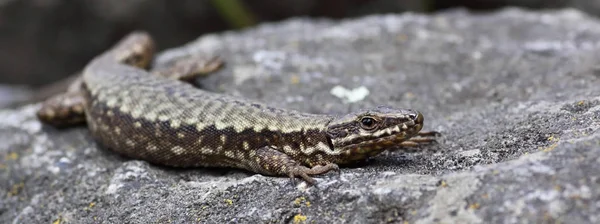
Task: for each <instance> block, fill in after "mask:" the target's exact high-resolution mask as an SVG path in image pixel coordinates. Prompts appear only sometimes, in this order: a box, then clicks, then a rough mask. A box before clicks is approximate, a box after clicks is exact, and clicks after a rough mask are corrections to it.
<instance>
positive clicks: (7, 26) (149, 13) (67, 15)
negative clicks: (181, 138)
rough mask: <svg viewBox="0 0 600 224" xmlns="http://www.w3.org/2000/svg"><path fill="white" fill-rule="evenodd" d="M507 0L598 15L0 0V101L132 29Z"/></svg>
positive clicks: (44, 82) (148, 0)
mask: <svg viewBox="0 0 600 224" xmlns="http://www.w3.org/2000/svg"><path fill="white" fill-rule="evenodd" d="M508 6H512V7H523V8H529V9H551V8H565V7H571V8H577V9H580V10H582V11H584V12H587V13H589V14H591V15H599V14H600V0H454V1H449V0H177V1H172V0H97V1H93V0H0V108H2V107H9V106H13V105H17V104H19V103H23V102H26V101H31V99H32V98H36V97H38V98H39V96H35V94H33V95H32V93H35V92H37V94H39V92H40V90H41V89H44V88H48V87H49V86H51V85H50V84H52V83H54V84H56V82H57V81H59V80H61V79H64V78H66V77H68V76H70V75H72V74H74V73H75V72H77V71H78V70H80V69H81V68H82V67H83V66H84V65H85V64H86V63H87V62H88V61H89V60H90V59H91V58H92V57H94V56H95V55H97V54H99V53H101V52H102V51H104V50H106V49H107V48H109V47H110V46H112V45H113V44H114V43H115V42H116V41H117V40H119V39H120V38H122V37H123V36H124V35H126V34H127V33H128V32H130V31H132V30H136V29H142V30H146V31H148V32H149V33H151V34H152V35H153V36H154V37H155V38H156V41H157V43H158V45H159V46H158V47H159V49H158V50H162V49H165V48H170V47H175V46H178V45H181V44H184V43H186V42H189V41H192V40H194V39H195V38H197V37H199V36H200V35H202V34H205V33H212V32H220V31H225V30H236V29H243V28H247V27H252V26H254V25H256V24H259V23H264V22H273V21H279V20H284V19H287V18H290V17H311V18H330V19H343V18H351V17H359V16H365V15H369V14H383V13H402V12H406V11H411V12H420V13H433V12H437V11H440V10H444V9H449V8H466V9H469V10H472V11H481V12H485V11H489V10H495V9H498V8H502V7H508ZM32 90H35V91H32ZM42 92H43V91H42Z"/></svg>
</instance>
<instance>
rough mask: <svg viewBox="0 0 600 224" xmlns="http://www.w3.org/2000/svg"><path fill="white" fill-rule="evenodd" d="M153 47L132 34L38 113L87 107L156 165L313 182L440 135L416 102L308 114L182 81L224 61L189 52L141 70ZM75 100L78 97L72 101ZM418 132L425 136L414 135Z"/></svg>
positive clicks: (123, 145) (113, 142)
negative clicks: (428, 126) (190, 56)
mask: <svg viewBox="0 0 600 224" xmlns="http://www.w3.org/2000/svg"><path fill="white" fill-rule="evenodd" d="M153 49H154V46H153V43H152V40H151V38H150V37H149V36H148V35H147V34H145V33H141V32H137V33H133V34H131V35H130V36H128V37H127V38H125V39H124V40H122V41H121V42H120V43H118V44H117V45H116V46H115V47H114V48H113V49H112V50H110V51H107V52H106V53H104V54H102V55H100V56H98V57H96V58H95V59H94V60H92V61H91V62H90V63H89V64H88V65H87V66H86V67H85V69H84V71H83V75H82V77H81V78H80V79H79V80H80V82H81V83H82V84H81V83H79V84H77V83H76V84H74V86H75V87H78V88H73V89H71V90H70V91H69V92H68V93H69V94H73V96H72V97H73V98H69V97H67V98H65V99H62V100H58V101H57V102H54V103H51V102H46V104H45V105H44V106H43V108H42V109H41V110H40V112H39V113H38V117H40V119H41V120H42V121H44V122H46V123H49V124H52V125H55V126H59V125H69V123H68V119H62V120H61V119H57V118H60V116H56V114H57V112H56V109H67V110H68V111H73V112H74V113H73V114H79V115H77V116H76V117H79V118H80V119H82V120H83V116H82V114H81V111H83V113H84V114H85V118H86V119H85V120H87V123H88V126H89V129H90V132H91V134H92V136H94V138H95V139H97V140H98V142H100V143H101V144H102V145H104V146H106V147H108V148H111V149H112V150H114V151H116V152H118V153H121V154H124V155H126V156H129V157H132V158H136V159H142V160H146V161H149V162H152V163H155V164H161V165H168V166H176V167H195V166H212V167H223V166H226V167H237V168H242V169H246V170H250V171H253V172H257V173H261V174H267V175H285V176H289V177H302V178H303V179H304V180H306V181H308V182H311V183H312V182H314V180H313V179H312V178H311V177H310V175H318V174H322V173H326V172H328V171H330V170H335V169H337V167H338V166H337V164H348V163H352V162H355V161H357V160H362V159H365V158H368V157H370V156H374V155H377V154H378V153H380V152H382V151H383V150H385V149H386V148H389V147H395V146H418V145H421V144H424V143H430V142H433V141H434V140H435V139H434V138H431V137H430V136H431V135H430V133H424V132H421V133H419V131H420V130H421V128H422V127H423V116H422V115H421V113H419V112H417V111H414V110H406V109H394V108H389V107H376V108H372V109H369V110H362V111H358V112H355V113H351V114H347V115H344V116H330V115H319V114H308V113H301V112H298V111H293V110H285V109H281V108H275V107H270V106H267V105H265V104H262V103H259V102H252V101H248V100H245V99H240V98H234V97H231V96H227V95H222V94H216V93H211V92H206V91H202V90H199V89H197V88H195V87H194V86H192V85H190V84H189V83H186V82H182V81H180V80H187V79H191V78H193V77H195V76H197V75H203V74H206V73H207V71H212V70H215V69H216V68H218V67H220V62H218V60H213V61H210V60H209V61H208V62H207V61H203V62H194V60H183V61H182V62H178V63H175V65H174V67H172V68H163V69H161V70H157V71H154V72H153V73H149V72H147V71H145V70H142V69H139V68H136V67H146V65H147V64H148V62H149V61H150V59H151V57H152V52H153ZM134 66H136V67H134ZM75 98H79V99H82V100H81V101H78V102H77V103H75V104H68V103H67V100H69V99H71V100H72V99H75ZM71 102H75V101H71ZM61 103H62V104H61ZM53 105H62V106H56V107H52V106H53ZM82 108H83V110H81V109H82ZM40 115H41V116H40ZM415 136H419V137H420V138H418V139H415V140H413V137H415ZM421 137H422V138H421Z"/></svg>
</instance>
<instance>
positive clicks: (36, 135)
mask: <svg viewBox="0 0 600 224" xmlns="http://www.w3.org/2000/svg"><path fill="white" fill-rule="evenodd" d="M599 38H600V23H599V22H598V21H597V20H595V19H593V18H590V17H588V16H586V15H584V14H582V13H580V12H578V11H574V10H560V11H544V12H529V11H523V10H518V9H506V10H503V11H500V12H496V13H491V14H477V15H473V14H469V13H467V12H464V11H449V12H445V13H442V14H435V15H431V16H425V15H419V14H411V13H407V14H402V15H380V16H370V17H364V18H360V19H355V20H344V21H339V22H333V21H327V20H307V19H293V20H288V21H285V22H282V23H275V24H265V25H261V26H259V27H257V28H255V29H249V30H245V31H243V32H227V33H222V34H214V35H206V36H203V37H200V38H199V39H197V40H196V41H194V42H191V43H189V44H187V45H185V46H182V47H180V48H177V49H171V50H168V51H166V52H163V53H162V54H161V55H160V56H159V57H158V58H157V60H156V65H157V66H164V65H165V64H168V63H169V62H170V61H172V60H176V59H178V58H180V57H185V56H186V55H189V54H207V55H212V54H219V55H221V56H222V57H223V58H224V59H225V60H226V61H227V66H226V68H225V69H224V70H222V71H220V72H217V73H216V74H214V75H212V76H209V77H207V78H206V79H203V80H200V81H199V86H200V87H202V88H205V89H209V90H211V91H216V92H222V93H225V94H231V95H236V96H243V97H247V98H252V99H257V100H261V101H264V102H270V103H271V104H273V105H277V106H281V107H286V108H293V109H298V110H302V111H307V112H315V113H345V112H349V111H351V110H355V109H358V108H363V107H371V106H374V105H379V104H386V105H393V106H397V107H409V108H415V109H418V110H420V111H422V112H423V113H424V114H425V116H426V120H427V123H426V126H425V129H428V130H438V131H440V132H442V133H443V135H444V136H443V138H442V139H441V140H440V144H439V145H436V146H432V147H427V148H425V149H423V150H420V151H417V152H412V153H401V152H389V153H384V154H382V155H380V156H378V157H376V158H373V159H372V160H370V161H369V162H366V163H363V164H358V165H356V166H352V167H347V168H344V169H342V172H341V174H340V175H338V174H335V173H331V174H326V175H321V176H318V178H317V180H318V184H317V185H316V186H314V187H308V186H307V185H305V184H304V183H300V182H298V183H295V184H293V183H291V182H290V181H289V180H288V179H287V178H284V177H266V176H262V175H255V174H252V173H248V172H243V171H239V170H230V169H171V168H166V167H159V166H154V165H150V164H148V163H146V162H143V161H135V160H130V159H127V158H123V157H120V156H118V155H115V154H114V153H112V152H110V151H109V150H106V149H103V148H99V147H98V146H97V145H96V143H94V141H93V140H92V139H91V138H90V136H89V133H88V131H87V130H86V129H85V128H83V127H80V128H74V129H67V130H55V129H52V128H49V127H46V126H43V125H41V124H40V123H39V122H38V121H37V120H36V119H35V118H34V113H35V109H36V108H37V107H38V106H39V105H28V106H25V107H21V108H18V109H15V110H2V111H0V133H1V134H0V142H1V143H2V144H0V159H2V160H0V180H1V181H0V222H1V223H48V222H52V221H56V220H60V221H64V222H68V223H95V222H102V223H148V222H152V223H157V222H159V223H166V222H171V223H192V222H202V223H223V222H227V223H229V222H240V223H246V222H249V223H264V222H275V223H288V222H293V223H295V222H297V221H298V222H301V221H303V220H305V221H306V222H307V223H312V222H314V223H381V222H391V223H402V222H404V221H406V222H409V223H555V222H560V223H598V222H600V203H599V202H598V201H600V191H599V189H600V132H599V131H598V129H599V128H600V88H598V86H600V75H599V72H598V63H599V62H600V53H598V52H600V51H599V48H600V44H598V43H599V42H598V40H599ZM336 86H340V87H344V88H345V89H347V91H348V92H349V93H350V94H351V95H352V94H354V95H356V94H357V92H359V93H360V94H363V97H364V99H362V100H358V101H357V102H354V103H349V101H348V100H347V99H341V98H338V97H336V96H335V95H333V94H331V93H330V91H331V90H332V89H333V88H335V87H336ZM359 87H363V88H359ZM338 89H339V88H338ZM353 89H366V90H368V91H367V94H368V95H366V96H364V94H365V91H362V92H360V91H357V92H352V91H351V90H353ZM356 99H360V97H358V98H356ZM344 102H347V103H344Z"/></svg>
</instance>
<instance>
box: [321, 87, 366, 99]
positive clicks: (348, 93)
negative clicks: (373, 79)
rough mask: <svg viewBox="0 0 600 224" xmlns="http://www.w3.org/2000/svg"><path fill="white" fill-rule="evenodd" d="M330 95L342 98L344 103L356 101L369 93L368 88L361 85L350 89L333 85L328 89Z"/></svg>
mask: <svg viewBox="0 0 600 224" xmlns="http://www.w3.org/2000/svg"><path fill="white" fill-rule="evenodd" d="M329 93H331V94H332V95H334V96H336V97H338V98H340V99H342V101H343V102H344V103H356V102H359V101H361V100H363V99H365V98H366V97H367V96H368V95H369V89H367V87H364V86H361V87H358V88H355V89H352V90H349V89H346V88H344V87H343V86H339V85H338V86H335V87H333V88H332V89H331V91H329Z"/></svg>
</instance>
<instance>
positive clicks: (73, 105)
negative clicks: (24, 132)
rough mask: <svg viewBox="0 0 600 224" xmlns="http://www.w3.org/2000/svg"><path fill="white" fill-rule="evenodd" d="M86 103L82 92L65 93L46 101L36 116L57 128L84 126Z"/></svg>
mask: <svg viewBox="0 0 600 224" xmlns="http://www.w3.org/2000/svg"><path fill="white" fill-rule="evenodd" d="M84 103H85V99H84V97H83V94H81V92H65V93H62V94H58V95H55V96H53V97H51V98H49V99H47V100H45V101H44V102H43V103H42V107H41V108H40V109H39V110H38V111H37V113H36V116H37V117H38V119H39V120H40V121H42V122H44V123H46V124H49V125H52V126H54V127H57V128H62V127H70V126H76V125H80V124H84V123H85V111H84Z"/></svg>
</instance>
